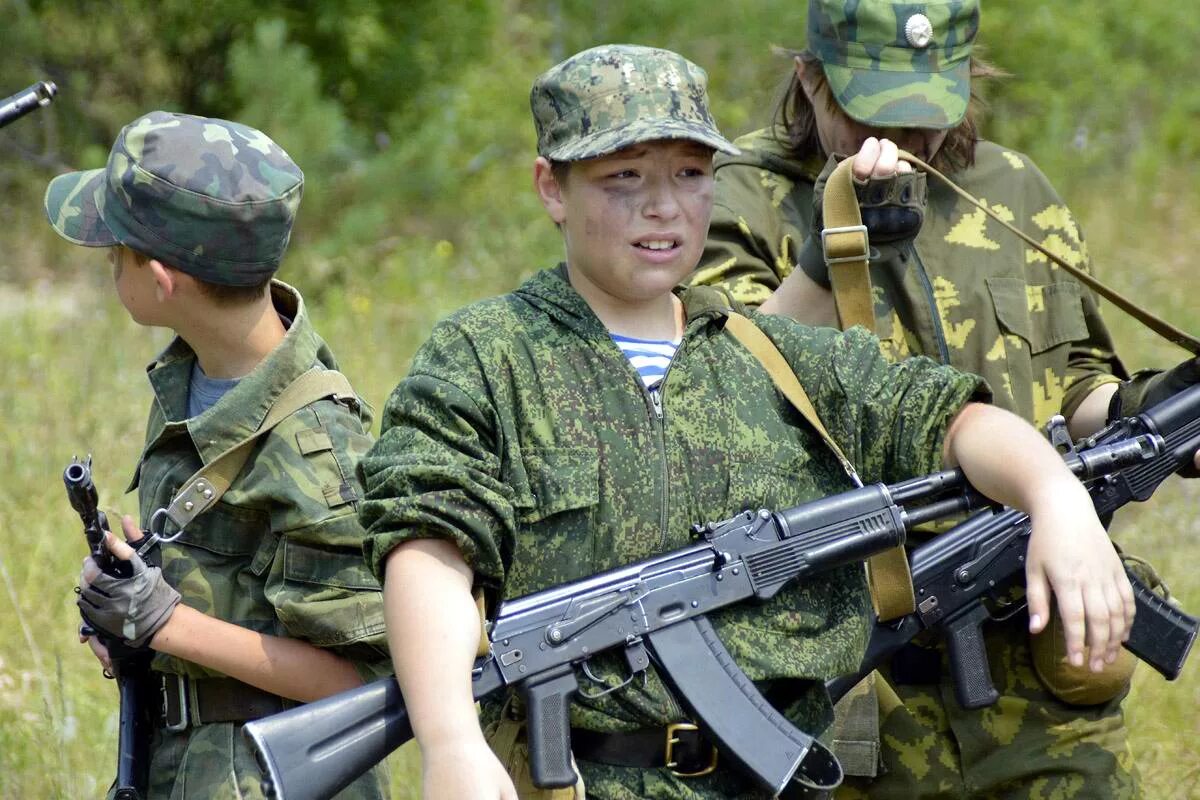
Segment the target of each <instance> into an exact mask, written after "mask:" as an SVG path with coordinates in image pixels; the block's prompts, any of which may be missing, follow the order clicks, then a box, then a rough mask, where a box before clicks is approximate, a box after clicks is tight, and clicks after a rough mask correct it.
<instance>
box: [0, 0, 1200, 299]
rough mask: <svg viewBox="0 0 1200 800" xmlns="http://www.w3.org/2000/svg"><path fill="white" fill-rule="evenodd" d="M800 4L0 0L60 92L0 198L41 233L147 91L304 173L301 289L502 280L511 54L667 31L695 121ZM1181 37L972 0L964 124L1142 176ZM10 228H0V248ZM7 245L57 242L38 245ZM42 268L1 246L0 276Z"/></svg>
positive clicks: (517, 79) (151, 103) (1178, 137)
mask: <svg viewBox="0 0 1200 800" xmlns="http://www.w3.org/2000/svg"><path fill="white" fill-rule="evenodd" d="M803 5H804V4H803V3H797V2H795V0H789V2H782V1H781V0H760V2H755V3H724V4H703V5H701V4H696V3H690V2H681V0H644V2H638V3H633V2H611V3H593V2H591V1H590V0H442V1H441V2H434V0H407V1H406V2H404V3H389V2H382V1H381V0H344V1H343V2H337V3H333V2H302V0H236V1H235V0H210V1H209V2H206V3H194V2H191V0H156V1H155V2H153V3H150V2H147V0H110V1H109V2H106V3H92V2H86V1H85V0H74V1H73V2H68V1H67V0H57V1H53V0H8V2H7V6H8V8H7V10H6V11H5V12H4V16H5V18H4V20H3V24H2V25H0V75H3V76H4V79H5V86H4V87H0V93H7V92H6V90H7V91H16V90H18V89H20V88H22V87H23V86H25V85H28V84H29V83H32V82H33V81H34V80H37V79H40V78H50V79H52V80H54V81H56V82H57V83H58V85H59V88H60V97H59V99H58V100H57V101H56V102H55V103H54V104H53V105H52V106H51V108H50V109H47V110H45V111H41V112H39V113H38V114H37V115H36V116H35V117H33V118H31V119H29V120H22V121H21V122H20V123H18V124H16V125H13V126H11V127H10V128H7V129H5V130H4V131H0V192H2V195H0V196H2V197H3V199H2V200H0V210H2V211H3V213H4V215H5V217H6V218H8V219H11V220H13V221H16V222H19V223H21V226H22V228H26V229H27V230H24V231H23V233H22V235H23V236H28V235H32V236H33V237H35V238H38V239H40V237H45V236H48V235H49V233H48V231H47V230H45V227H44V226H41V225H40V224H39V223H38V217H37V210H38V209H37V205H38V199H39V198H40V196H41V193H42V191H43V188H44V185H45V181H46V180H47V179H48V178H49V177H50V176H52V175H53V174H55V173H56V172H59V171H63V170H66V169H70V168H78V167H96V166H100V165H101V164H102V163H103V161H104V158H105V156H106V154H107V152H108V148H109V146H110V144H111V142H112V140H113V138H114V137H115V135H116V133H117V131H118V130H119V128H120V127H121V126H122V125H123V124H125V123H126V122H128V121H130V120H131V119H132V118H134V117H135V116H136V115H137V114H139V113H141V112H143V111H146V110H149V109H152V108H167V109H172V110H181V111H188V112H193V113H198V114H206V115H213V116H223V117H229V118H234V119H238V120H240V121H244V122H247V123H249V124H251V125H256V126H259V127H261V128H263V129H264V130H266V131H267V132H268V133H270V134H271V135H272V136H273V137H274V138H275V139H276V140H277V141H279V142H280V143H281V144H283V145H284V147H285V148H287V149H288V150H289V152H291V153H292V155H293V156H294V157H295V158H296V160H297V162H298V163H299V164H300V165H301V167H302V168H303V169H304V170H305V173H306V175H307V178H308V180H307V186H306V196H305V200H304V204H303V209H302V211H301V217H300V222H299V226H298V231H297V237H296V242H297V245H296V247H295V249H294V251H293V255H292V256H291V257H290V260H289V264H288V265H287V267H286V268H287V269H288V270H289V274H291V275H292V277H293V278H294V279H296V280H298V281H301V282H304V281H308V282H309V283H311V284H312V285H310V286H308V287H307V288H309V289H310V290H314V289H317V288H324V287H326V286H332V285H338V284H341V283H345V282H346V281H348V280H349V281H354V280H359V279H363V280H369V279H371V278H372V277H374V276H376V275H377V274H378V273H379V271H380V270H381V269H383V268H384V267H386V268H388V269H392V270H394V269H401V270H408V271H410V272H411V273H413V274H416V273H417V272H419V271H420V270H423V269H426V268H427V263H426V262H427V261H430V260H431V259H432V262H430V263H433V262H436V261H437V257H435V254H434V249H435V248H438V247H440V250H438V251H437V252H438V253H441V254H442V256H445V254H446V253H447V252H448V251H447V249H446V247H447V246H449V247H450V248H451V251H450V252H452V256H451V257H450V259H449V260H450V266H452V267H454V268H455V269H460V270H464V271H466V272H468V273H471V272H478V271H479V270H493V269H499V270H501V271H502V272H503V274H504V275H506V276H509V277H510V278H513V277H515V276H516V275H518V274H520V273H521V272H523V271H528V270H531V269H533V268H535V267H536V266H539V265H541V264H544V263H545V262H546V261H547V259H553V258H554V257H555V252H556V249H557V241H556V237H555V236H554V235H553V231H552V230H548V229H547V228H548V226H545V225H540V226H537V225H532V223H533V222H534V221H535V220H536V219H537V218H538V217H539V210H538V208H537V205H536V199H535V198H534V197H533V196H532V193H531V192H529V191H528V182H529V177H528V174H529V162H530V160H531V157H532V155H533V134H532V125H531V124H530V122H529V119H528V104H527V100H526V97H527V92H528V87H529V85H530V82H531V81H532V79H533V77H534V76H535V75H537V74H538V73H539V72H541V71H542V70H543V69H545V68H546V67H547V66H549V65H550V64H552V63H554V62H555V61H557V60H559V59H561V58H563V57H565V56H566V55H569V54H570V53H572V52H575V51H577V50H580V49H583V48H585V47H588V46H591V45H594V44H598V43H602V42H608V41H630V42H638V43H645V44H651V45H657V46H663V47H669V48H672V49H676V50H679V51H680V52H682V53H684V54H685V55H687V56H688V57H690V58H692V59H693V60H694V61H696V62H697V63H699V64H701V65H702V66H704V67H705V68H706V69H708V71H709V73H710V79H711V92H712V96H713V104H714V108H715V111H716V114H717V117H718V119H719V120H720V122H721V124H722V126H723V127H724V128H725V130H726V131H728V132H731V133H735V134H736V133H740V132H744V131H746V130H749V129H751V128H753V127H757V126H759V125H761V124H764V123H765V122H767V121H769V119H770V118H771V115H772V111H773V106H774V103H775V101H776V99H777V97H778V94H779V90H780V88H781V87H782V85H783V83H784V81H785V80H786V78H787V76H788V74H789V69H790V64H789V62H788V61H787V60H786V59H784V58H780V57H778V56H775V55H773V54H772V52H771V50H770V46H771V45H781V46H791V47H796V46H799V45H800V44H802V43H803V41H804V36H805V24H804V11H803ZM1196 41H1200V15H1195V14H1192V13H1191V12H1190V11H1189V9H1188V8H1187V7H1186V4H1180V3H1173V2H1169V1H1168V0H1152V1H1151V2H1147V3H1143V4H1140V5H1139V6H1138V7H1137V8H1136V10H1135V9H1133V8H1131V7H1130V6H1129V5H1128V4H1127V3H1124V2H1120V1H1119V0H1094V2H1091V3H1089V4H1087V7H1086V13H1084V9H1083V8H1075V9H1067V8H1058V7H1057V6H1048V5H1046V4H1045V3H1042V2H1036V1H1035V0H1008V2H1005V3H996V2H993V3H989V4H987V5H986V6H985V8H984V11H983V31H982V34H981V42H982V44H983V45H984V46H985V47H986V48H987V54H988V57H989V58H990V59H991V60H992V61H994V62H995V63H997V64H998V65H999V66H1001V67H1003V68H1004V69H1006V70H1007V71H1008V72H1010V73H1012V74H1013V77H1012V78H1009V79H1006V80H1003V81H1000V82H998V83H997V84H996V85H994V86H992V87H990V90H989V92H988V95H989V98H990V100H991V104H992V113H991V115H990V118H989V120H988V122H987V124H986V126H985V132H986V133H987V134H988V135H989V136H991V137H992V138H995V139H997V140H1000V141H1002V142H1004V143H1005V144H1008V145H1009V146H1012V147H1016V148H1018V149H1021V150H1025V151H1027V152H1029V153H1030V154H1031V155H1032V156H1033V157H1034V158H1035V160H1037V161H1038V162H1039V163H1040V164H1041V165H1042V166H1043V168H1044V169H1046V171H1047V172H1049V174H1050V175H1051V177H1052V178H1053V179H1054V180H1055V182H1056V183H1058V184H1059V185H1060V187H1061V188H1063V189H1064V190H1065V191H1066V192H1067V193H1068V195H1069V194H1070V191H1071V189H1072V187H1074V186H1076V185H1078V183H1079V182H1080V181H1081V180H1084V178H1082V177H1081V176H1095V175H1096V174H1097V173H1104V172H1112V171H1119V170H1129V171H1131V174H1132V175H1133V176H1134V177H1135V178H1136V179H1139V180H1143V181H1144V180H1148V179H1150V178H1151V177H1153V176H1154V175H1155V174H1156V172H1157V171H1158V170H1159V169H1161V168H1162V167H1163V165H1166V164H1178V163H1180V162H1184V163H1186V162H1187V161H1188V160H1189V159H1190V160H1194V159H1195V158H1196V156H1197V155H1198V154H1200V144H1197V141H1198V140H1197V138H1196V137H1195V136H1194V134H1193V131H1192V128H1193V123H1194V120H1195V119H1196V118H1197V116H1198V114H1200V85H1197V84H1196V83H1195V82H1194V81H1190V80H1188V78H1189V77H1190V74H1189V73H1190V69H1189V68H1190V67H1192V65H1193V60H1194V57H1193V45H1194V43H1195V42H1196ZM31 232H32V233H31ZM13 235H14V234H13V233H12V232H11V228H10V230H9V231H0V237H3V239H4V243H5V244H7V245H9V247H6V248H3V250H4V251H7V252H10V253H11V252H12V249H11V248H13V247H15V246H18V243H17V242H16V241H14V240H12V239H11V238H10V237H12V236H13ZM23 241H28V240H27V239H24V240H23ZM26 249H27V250H28V251H29V252H32V253H33V254H35V255H36V257H37V258H39V259H43V258H44V257H45V255H46V254H47V253H49V254H52V255H54V256H55V260H58V258H59V257H60V256H61V258H62V259H65V260H66V261H67V262H71V261H72V259H78V258H80V256H78V255H77V254H73V253H71V252H70V251H68V250H62V249H59V248H58V247H57V245H54V244H53V243H40V242H39V243H38V244H37V245H36V246H34V247H32V248H26ZM18 250H20V248H19V247H18ZM445 266H446V265H443V267H445ZM45 268H46V267H45V265H44V264H43V263H40V262H34V261H32V260H31V259H30V258H23V257H21V256H19V255H16V256H14V255H9V256H7V257H5V258H4V259H3V260H2V261H0V280H5V279H7V280H27V279H29V278H31V277H37V276H41V275H43V274H44V270H45Z"/></svg>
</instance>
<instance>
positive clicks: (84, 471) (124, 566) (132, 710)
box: [63, 456, 158, 800]
mask: <svg viewBox="0 0 1200 800" xmlns="http://www.w3.org/2000/svg"><path fill="white" fill-rule="evenodd" d="M63 483H64V484H66V487H67V499H68V500H70V501H71V507H72V508H74V509H75V511H77V512H78V513H79V518H80V519H81V520H83V535H84V536H85V537H86V538H87V542H88V547H89V549H90V550H91V556H92V558H93V559H94V560H95V562H96V565H97V566H98V567H100V569H102V570H104V571H105V572H107V573H108V574H110V575H114V576H117V577H123V578H128V577H130V576H131V575H132V574H133V567H132V565H131V564H130V563H129V562H128V561H121V560H120V559H118V558H116V557H114V556H113V555H112V554H111V553H110V552H109V551H108V548H107V547H106V546H105V544H104V531H106V530H109V527H108V519H107V517H106V516H105V514H104V512H103V511H101V510H100V509H99V508H98V507H97V505H98V499H99V498H98V495H97V493H96V485H95V484H94V483H92V459H91V457H90V456H89V457H88V459H87V460H86V461H80V460H79V459H78V458H75V459H72V461H71V463H70V464H69V465H68V466H67V468H66V469H65V470H64V471H63ZM84 625H85V627H84V628H83V629H81V631H80V632H81V633H83V632H88V631H90V632H91V633H93V634H95V635H98V636H99V637H100V642H101V644H103V645H104V646H105V647H107V648H108V655H109V657H110V658H111V660H112V670H111V672H110V671H108V670H105V672H104V676H105V677H106V678H113V679H115V680H116V682H117V689H118V691H119V692H120V704H121V705H120V716H119V722H118V726H117V779H116V783H115V784H114V787H113V788H114V789H115V794H114V798H115V800H142V798H144V797H146V792H147V788H148V783H149V778H150V735H151V733H152V731H153V728H152V724H153V720H152V719H151V715H152V713H153V709H155V708H156V706H155V701H156V700H157V699H158V692H156V691H155V690H154V684H153V683H152V675H151V671H150V661H151V659H152V658H153V656H154V654H153V653H152V652H151V651H150V650H148V649H135V648H132V647H129V646H128V645H126V644H125V643H124V642H122V641H121V640H119V639H113V638H111V637H109V636H106V635H105V634H103V633H100V632H98V631H95V629H94V628H91V626H90V625H87V621H86V620H85V621H84Z"/></svg>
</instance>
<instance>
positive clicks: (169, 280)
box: [146, 258, 179, 303]
mask: <svg viewBox="0 0 1200 800" xmlns="http://www.w3.org/2000/svg"><path fill="white" fill-rule="evenodd" d="M146 266H147V267H148V268H149V269H150V274H152V275H153V276H154V296H155V297H156V298H157V299H158V302H160V303H161V302H163V301H164V300H168V299H170V298H171V297H173V296H174V295H175V291H176V290H177V289H178V288H179V273H178V272H176V271H175V270H173V269H171V268H170V267H168V266H167V265H166V264H164V263H162V262H161V261H159V260H158V259H157V258H152V259H150V260H149V261H148V262H147V263H146Z"/></svg>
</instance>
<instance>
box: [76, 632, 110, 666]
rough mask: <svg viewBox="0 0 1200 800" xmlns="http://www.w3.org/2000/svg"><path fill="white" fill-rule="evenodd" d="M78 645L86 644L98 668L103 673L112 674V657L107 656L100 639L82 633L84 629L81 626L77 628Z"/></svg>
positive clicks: (106, 649)
mask: <svg viewBox="0 0 1200 800" xmlns="http://www.w3.org/2000/svg"><path fill="white" fill-rule="evenodd" d="M79 643H80V644H86V645H87V646H88V647H90V648H91V649H92V655H94V656H95V657H96V660H97V661H99V662H100V666H101V667H103V668H104V671H105V672H107V673H111V672H112V657H110V656H109V654H108V648H107V647H105V646H104V645H102V644H101V643H100V637H98V636H96V635H94V634H93V635H90V636H89V635H88V634H86V633H84V627H83V626H82V625H81V626H80V627H79Z"/></svg>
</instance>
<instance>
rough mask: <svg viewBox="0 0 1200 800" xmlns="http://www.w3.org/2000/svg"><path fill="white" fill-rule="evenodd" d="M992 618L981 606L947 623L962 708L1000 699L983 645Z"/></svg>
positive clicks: (952, 671) (969, 609) (957, 690)
mask: <svg viewBox="0 0 1200 800" xmlns="http://www.w3.org/2000/svg"><path fill="white" fill-rule="evenodd" d="M989 618H990V617H989V614H988V610H987V609H986V608H984V606H983V604H982V603H978V604H976V605H974V606H972V607H971V608H968V609H967V610H966V611H965V612H964V613H962V614H961V615H959V616H957V617H954V618H953V619H950V620H947V621H946V623H945V627H946V648H947V650H949V655H950V672H951V674H952V675H953V677H954V696H955V697H956V698H957V699H958V702H959V705H961V706H962V707H963V708H984V707H985V706H990V705H992V704H993V703H995V702H996V700H997V699H998V698H999V697H1000V693H999V692H997V691H996V687H995V686H993V685H992V676H991V672H990V670H989V669H988V657H987V649H986V648H985V647H984V644H983V627H982V626H983V623H984V621H985V620H987V619H989Z"/></svg>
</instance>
